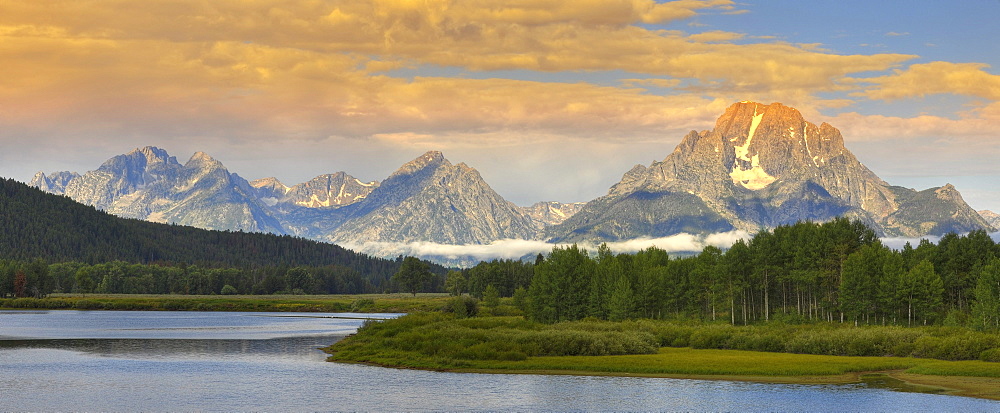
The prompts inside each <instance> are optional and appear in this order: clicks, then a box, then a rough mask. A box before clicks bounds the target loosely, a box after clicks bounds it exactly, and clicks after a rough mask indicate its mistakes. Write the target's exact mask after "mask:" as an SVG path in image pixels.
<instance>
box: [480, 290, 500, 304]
mask: <svg viewBox="0 0 1000 413" xmlns="http://www.w3.org/2000/svg"><path fill="white" fill-rule="evenodd" d="M483 305H485V306H487V307H490V308H494V307H496V306H498V305H500V292H499V291H497V289H496V287H494V286H493V284H490V285H488V286H486V290H485V291H483Z"/></svg>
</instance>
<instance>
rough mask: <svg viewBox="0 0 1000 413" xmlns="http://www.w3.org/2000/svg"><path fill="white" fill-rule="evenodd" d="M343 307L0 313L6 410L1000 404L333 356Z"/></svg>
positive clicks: (0, 395) (931, 407)
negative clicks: (441, 369) (446, 368)
mask: <svg viewBox="0 0 1000 413" xmlns="http://www.w3.org/2000/svg"><path fill="white" fill-rule="evenodd" d="M334 315H336V314H298V313H296V314H294V315H290V314H288V313H187V312H113V311H100V312H98V311H95V312H81V311H51V312H49V311H38V312H34V311H0V410H2V411H23V410H30V411H39V410H41V411H55V410H62V411H65V410H73V411H80V410H87V411H108V410H114V411H137V410H144V411H151V410H152V411H164V410H170V411H178V410H180V411H192V410H230V411H231V410H257V411H261V410H267V411H329V410H335V411H337V410H339V411H344V410H347V411H359V410H364V411H426V410H521V411H523V410H535V411H537V410H546V411H549V410H558V411H566V410H587V411H595V410H598V411H609V410H615V411H622V410H643V411H649V410H673V411H676V410H689V411H733V410H736V411H844V410H849V411H1000V403H998V402H991V401H985V400H977V399H970V398H961V397H953V396H943V395H932V394H919V393H902V392H894V391H890V390H886V389H876V388H866V387H865V386H862V385H851V386H832V385H823V386H818V385H775V384H757V383H739V382H725V381H702V380H674V379H648V378H621V377H575V376H532V375H494V374H454V373H437V372H426V371H414V370H395V369H385V368H379V367H369V366H356V365H344V364H334V363H327V362H325V361H324V359H325V354H324V353H323V352H321V351H319V350H317V347H321V346H326V345H329V344H330V343H332V342H334V341H336V340H338V339H340V338H341V337H343V336H344V335H346V334H350V333H351V332H353V331H354V330H355V329H356V328H357V327H358V326H359V325H360V324H361V321H360V320H346V319H335V318H322V317H329V316H334ZM343 316H356V315H348V314H343ZM371 316H372V317H379V318H384V317H392V316H393V315H391V314H373V315H371Z"/></svg>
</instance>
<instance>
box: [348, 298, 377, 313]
mask: <svg viewBox="0 0 1000 413" xmlns="http://www.w3.org/2000/svg"><path fill="white" fill-rule="evenodd" d="M372 307H375V300H373V299H371V298H359V299H357V300H354V301H353V302H352V303H351V312H352V313H364V312H367V311H368V310H369V309H370V308H372Z"/></svg>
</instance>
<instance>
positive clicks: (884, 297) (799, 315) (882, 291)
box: [445, 219, 1000, 329]
mask: <svg viewBox="0 0 1000 413" xmlns="http://www.w3.org/2000/svg"><path fill="white" fill-rule="evenodd" d="M997 257H1000V245H998V244H996V243H995V242H994V241H993V239H992V238H990V236H989V234H987V233H986V232H985V231H973V232H971V233H969V234H966V235H956V234H948V235H945V236H944V237H943V238H942V239H941V240H940V241H939V242H938V243H937V244H934V243H931V242H929V241H927V240H922V241H921V242H920V243H919V244H918V245H917V246H916V247H914V246H912V245H911V244H909V243H908V244H906V245H905V247H904V248H902V249H901V250H893V249H890V248H888V247H886V246H885V245H883V244H882V242H881V241H880V240H879V238H878V237H876V235H875V233H874V231H872V230H871V229H869V228H868V227H866V226H865V225H864V224H862V223H860V222H858V221H850V220H847V219H836V220H833V221H830V222H826V223H822V224H820V223H813V222H800V223H797V224H794V225H786V226H780V227H777V228H774V229H773V230H763V231H760V232H758V233H756V234H755V235H754V236H753V237H752V238H751V239H750V240H749V241H743V240H740V241H738V242H736V243H735V244H734V245H733V246H732V247H731V248H729V249H727V250H725V251H723V250H721V249H719V248H716V247H711V246H709V247H705V248H704V249H703V250H702V251H701V252H700V253H698V254H696V255H693V256H687V257H671V256H670V255H668V254H667V252H665V251H663V250H661V249H658V248H655V247H650V248H648V249H646V250H643V251H640V252H638V253H635V254H613V253H612V252H611V251H610V250H609V249H608V247H607V246H606V245H602V246H601V247H599V248H598V250H597V251H596V254H592V253H590V252H588V251H586V250H584V249H581V248H579V247H578V246H576V245H573V246H568V247H555V248H553V250H552V252H551V253H550V254H548V255H547V256H543V255H539V256H538V257H537V259H536V261H535V262H534V263H523V262H518V261H510V260H503V261H500V260H497V261H492V262H483V263H480V264H479V265H477V266H475V267H473V268H471V269H468V270H465V271H463V272H457V271H453V272H450V273H449V278H448V280H446V282H445V287H446V288H448V289H449V291H450V292H451V293H453V294H457V293H460V292H463V291H468V292H469V293H471V294H472V295H473V296H476V297H484V296H486V295H488V294H487V292H490V293H495V294H499V295H500V296H504V297H513V298H514V300H513V302H514V303H516V305H518V306H519V307H521V308H522V309H523V310H524V311H525V313H526V314H527V315H528V316H529V317H530V318H532V319H533V320H536V321H541V322H559V321H571V320H580V319H584V318H589V317H592V318H597V319H602V320H612V321H616V320H625V319H640V318H651V319H674V320H677V319H680V320H684V319H688V320H702V321H718V322H723V321H724V322H728V323H730V324H733V325H748V324H755V323H759V322H763V321H768V320H778V321H784V322H792V323H798V322H811V321H827V322H840V323H852V324H855V325H901V326H914V325H956V326H957V325H969V326H975V327H979V328H987V329H996V328H998V327H1000V320H998V317H1000V259H998V258H997Z"/></svg>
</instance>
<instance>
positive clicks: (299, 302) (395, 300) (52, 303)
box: [0, 294, 448, 313]
mask: <svg viewBox="0 0 1000 413" xmlns="http://www.w3.org/2000/svg"><path fill="white" fill-rule="evenodd" d="M447 299H448V297H447V296H446V295H445V294H418V295H417V296H416V297H413V296H412V295H411V294H362V295H226V296H220V295H132V294H105V295H99V294H53V295H52V296H50V297H47V298H41V299H37V298H16V299H15V298H6V299H0V308H3V309H48V310H59V309H66V310H130V311H267V312H271V311H275V312H324V313H341V312H369V313H410V312H420V311H436V310H440V309H441V308H442V307H443V306H444V305H445V303H446V302H447Z"/></svg>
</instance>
